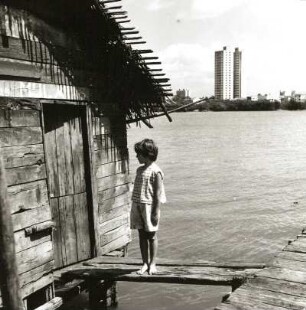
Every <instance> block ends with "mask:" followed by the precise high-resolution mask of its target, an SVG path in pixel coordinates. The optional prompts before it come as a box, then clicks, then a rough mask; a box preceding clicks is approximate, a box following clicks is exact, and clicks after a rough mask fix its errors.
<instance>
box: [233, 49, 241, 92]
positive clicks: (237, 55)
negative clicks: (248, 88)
mask: <svg viewBox="0 0 306 310" xmlns="http://www.w3.org/2000/svg"><path fill="white" fill-rule="evenodd" d="M240 97H241V51H239V48H238V47H236V48H235V52H234V98H240Z"/></svg>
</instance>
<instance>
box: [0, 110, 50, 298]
mask: <svg viewBox="0 0 306 310" xmlns="http://www.w3.org/2000/svg"><path fill="white" fill-rule="evenodd" d="M0 147H1V153H2V156H3V158H4V164H5V168H6V176H7V183H8V195H9V200H10V203H11V209H12V219H13V225H14V236H15V242H16V243H15V247H16V256H17V265H18V272H19V275H20V286H21V289H22V297H26V296H28V295H30V294H31V293H33V292H34V291H36V290H38V289H40V288H43V287H45V286H47V285H49V284H50V283H52V282H53V277H52V274H50V272H51V270H52V268H53V248H52V240H51V228H52V226H51V225H52V222H51V212H50V206H49V201H48V191H47V183H46V167H45V156H44V149H43V139H42V128H41V116H40V111H37V110H29V109H27V110H10V109H3V108H2V109H0ZM40 224H43V225H42V226H41V227H43V229H42V230H40V229H36V228H37V227H38V226H39V225H40ZM35 230H40V231H38V232H35ZM38 254H39V255H38Z"/></svg>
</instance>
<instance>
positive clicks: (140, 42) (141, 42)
mask: <svg viewBox="0 0 306 310" xmlns="http://www.w3.org/2000/svg"><path fill="white" fill-rule="evenodd" d="M126 43H127V44H131V45H132V44H145V43H147V42H146V41H138V42H136V41H135V42H126Z"/></svg>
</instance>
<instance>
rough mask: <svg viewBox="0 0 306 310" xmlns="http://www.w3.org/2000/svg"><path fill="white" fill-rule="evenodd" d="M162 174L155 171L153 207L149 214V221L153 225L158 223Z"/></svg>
mask: <svg viewBox="0 0 306 310" xmlns="http://www.w3.org/2000/svg"><path fill="white" fill-rule="evenodd" d="M162 182H163V180H162V176H161V174H160V173H157V176H156V178H155V181H154V197H153V207H152V214H151V222H152V224H153V225H154V226H155V225H157V223H158V212H159V208H160V196H161V191H162Z"/></svg>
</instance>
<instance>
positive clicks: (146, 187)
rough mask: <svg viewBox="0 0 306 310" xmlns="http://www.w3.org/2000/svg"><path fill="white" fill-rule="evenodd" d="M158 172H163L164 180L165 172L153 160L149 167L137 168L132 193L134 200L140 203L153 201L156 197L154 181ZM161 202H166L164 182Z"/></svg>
mask: <svg viewBox="0 0 306 310" xmlns="http://www.w3.org/2000/svg"><path fill="white" fill-rule="evenodd" d="M158 173H160V174H161V177H162V180H163V179H164V173H163V172H162V171H161V169H160V168H159V167H158V166H157V165H156V164H155V162H153V163H152V164H151V165H149V166H148V167H146V166H140V167H139V168H138V169H137V170H136V178H135V182H134V189H133V194H132V201H134V202H138V203H148V204H152V203H153V197H154V182H155V179H156V176H157V175H158ZM160 202H161V203H165V202H166V195H165V188H164V184H163V182H162V188H161V197H160Z"/></svg>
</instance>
